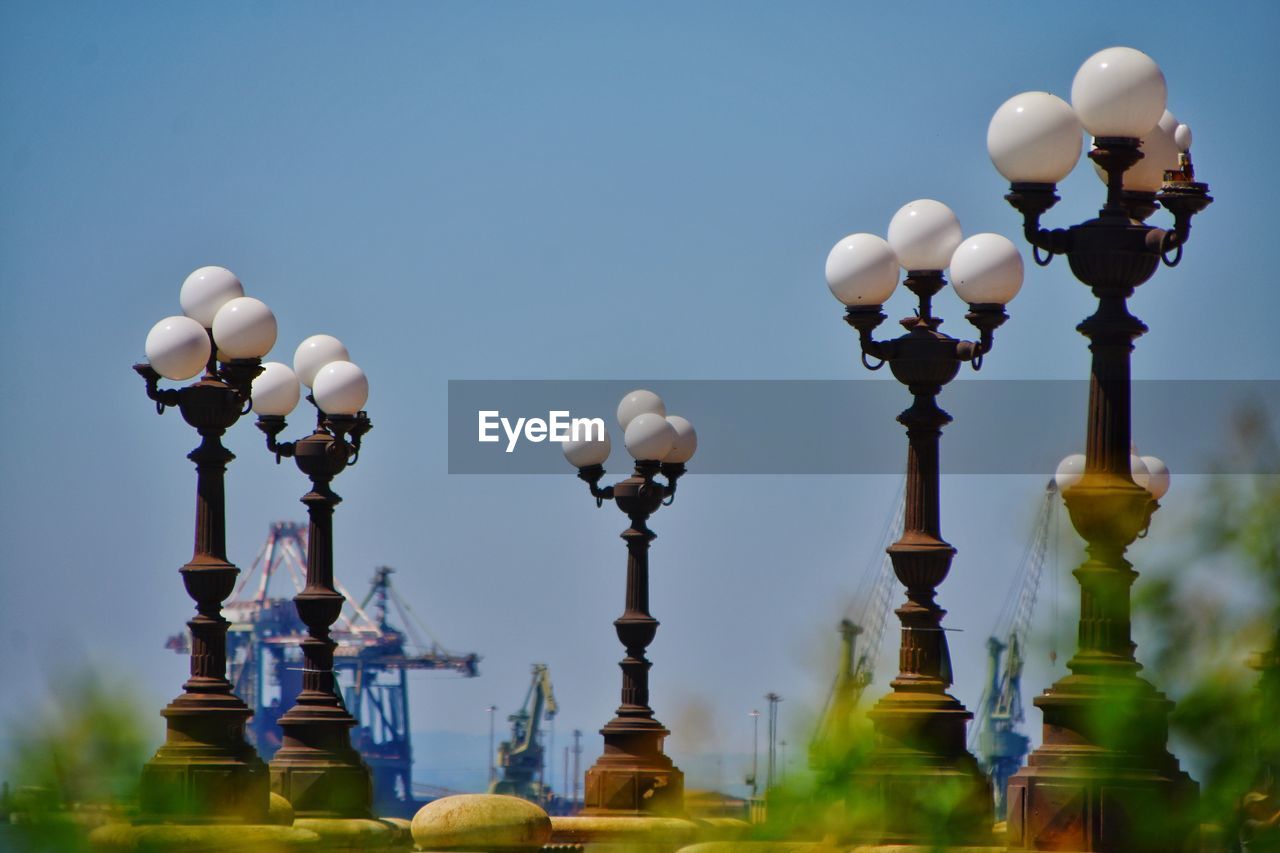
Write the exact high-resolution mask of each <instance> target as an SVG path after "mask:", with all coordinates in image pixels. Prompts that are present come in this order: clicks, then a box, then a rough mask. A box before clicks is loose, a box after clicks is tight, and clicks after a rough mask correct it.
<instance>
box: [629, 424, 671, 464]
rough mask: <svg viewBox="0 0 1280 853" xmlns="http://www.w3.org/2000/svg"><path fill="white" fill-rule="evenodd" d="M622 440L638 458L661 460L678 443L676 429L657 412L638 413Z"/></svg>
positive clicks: (633, 455)
mask: <svg viewBox="0 0 1280 853" xmlns="http://www.w3.org/2000/svg"><path fill="white" fill-rule="evenodd" d="M622 441H623V443H624V444H626V446H627V452H628V453H630V454H631V456H632V458H634V459H637V460H641V459H644V460H652V461H658V462H661V461H662V460H663V459H666V457H667V454H668V453H670V452H671V448H672V447H674V446H675V443H676V429H675V427H673V426H672V425H671V424H670V423H669V422H668V421H667V419H666V418H665V417H663V416H662V415H659V414H657V413H656V412H645V413H643V414H639V415H636V416H635V417H634V418H632V419H631V423H629V424H628V425H627V429H626V432H625V433H624V434H623V437H622Z"/></svg>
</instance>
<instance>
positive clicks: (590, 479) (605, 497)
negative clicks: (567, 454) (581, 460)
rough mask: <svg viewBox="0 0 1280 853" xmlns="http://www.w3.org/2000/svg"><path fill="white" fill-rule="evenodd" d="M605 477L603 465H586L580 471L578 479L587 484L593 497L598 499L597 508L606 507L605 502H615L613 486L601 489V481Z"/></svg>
mask: <svg viewBox="0 0 1280 853" xmlns="http://www.w3.org/2000/svg"><path fill="white" fill-rule="evenodd" d="M602 477H604V466H603V465H585V466H583V467H581V468H579V469H578V479H579V480H581V481H582V482H584V483H586V484H587V487H588V488H589V489H590V490H591V497H593V498H595V499H596V506H597V507H601V506H604V502H605V501H611V500H613V486H605V487H604V488H603V489H602V488H600V479H601V478H602Z"/></svg>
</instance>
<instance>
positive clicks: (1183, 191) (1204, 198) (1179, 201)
mask: <svg viewBox="0 0 1280 853" xmlns="http://www.w3.org/2000/svg"><path fill="white" fill-rule="evenodd" d="M1156 198H1157V200H1158V201H1159V202H1160V206H1161V207H1163V208H1165V209H1166V210H1168V211H1169V212H1170V213H1172V214H1173V230H1172V231H1162V232H1160V245H1159V249H1158V250H1159V252H1160V257H1161V258H1162V259H1163V260H1164V262H1165V264H1166V265H1167V266H1171V267H1172V266H1177V264H1178V262H1179V261H1180V260H1182V247H1183V246H1184V245H1185V244H1186V242H1187V241H1188V240H1189V239H1190V238H1191V217H1193V216H1195V215H1196V214H1197V213H1199V212H1200V211H1202V210H1204V209H1205V208H1206V207H1208V206H1209V205H1210V204H1211V203H1212V202H1213V197H1212V196H1210V195H1209V185H1208V184H1202V183H1198V182H1196V181H1174V182H1169V183H1166V184H1165V185H1164V189H1163V190H1161V191H1160V194H1159V195H1158V196H1157V197H1156ZM1170 252H1173V253H1174V255H1173V257H1172V258H1170V257H1169V253H1170Z"/></svg>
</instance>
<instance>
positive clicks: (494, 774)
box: [485, 705, 498, 788]
mask: <svg viewBox="0 0 1280 853" xmlns="http://www.w3.org/2000/svg"><path fill="white" fill-rule="evenodd" d="M485 710H486V711H488V712H489V755H488V758H487V759H486V761H487V762H488V764H489V787H490V788H492V787H493V783H494V782H495V781H496V780H497V778H498V764H497V760H496V757H495V756H496V753H494V751H493V732H494V729H493V714H494V712H495V711H497V710H498V706H497V705H490V706H489V707H487V708H485Z"/></svg>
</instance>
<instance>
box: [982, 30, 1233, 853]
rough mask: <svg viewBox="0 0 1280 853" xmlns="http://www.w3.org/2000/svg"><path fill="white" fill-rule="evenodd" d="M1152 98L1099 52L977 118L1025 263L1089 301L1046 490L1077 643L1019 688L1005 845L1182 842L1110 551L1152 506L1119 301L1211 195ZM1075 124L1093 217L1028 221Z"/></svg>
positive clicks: (1175, 799) (1188, 798)
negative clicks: (1026, 737)
mask: <svg viewBox="0 0 1280 853" xmlns="http://www.w3.org/2000/svg"><path fill="white" fill-rule="evenodd" d="M1165 97H1166V88H1165V80H1164V75H1163V74H1162V73H1161V71H1160V69H1159V67H1157V66H1156V64H1155V63H1154V62H1153V61H1152V60H1151V58H1150V57H1148V56H1146V55H1145V54H1143V53H1140V52H1139V51H1136V50H1133V49H1131V48H1108V49H1107V50H1104V51H1101V52H1100V53H1097V54H1095V55H1094V56H1092V57H1090V58H1089V59H1088V60H1087V61H1086V62H1085V63H1084V65H1083V66H1081V68H1080V70H1079V72H1077V74H1076V77H1075V81H1074V83H1073V85H1072V90H1071V99H1072V103H1073V105H1074V109H1073V108H1072V106H1068V105H1067V104H1066V103H1065V102H1063V101H1061V100H1059V99H1058V98H1055V97H1054V96H1052V95H1049V94H1047V93H1044V92H1030V93H1025V94H1022V95H1018V96H1015V97H1014V98H1011V99H1010V100H1009V101H1007V102H1006V103H1005V104H1004V105H1003V106H1002V107H1001V108H1000V109H999V110H998V111H997V112H996V114H995V116H994V117H993V119H992V121H991V126H990V128H989V130H988V136H987V145H988V149H989V150H990V153H991V158H992V161H993V162H994V163H995V165H996V168H997V169H998V170H999V171H1000V172H1001V173H1002V174H1003V175H1004V176H1005V177H1006V178H1008V179H1009V180H1010V181H1011V182H1012V183H1011V186H1010V191H1009V194H1008V195H1006V196H1005V198H1006V199H1008V201H1009V203H1010V204H1012V205H1013V206H1014V207H1015V208H1017V210H1018V211H1019V212H1020V213H1022V216H1023V224H1024V233H1025V235H1026V239H1027V241H1028V242H1029V243H1031V245H1032V246H1033V247H1034V249H1035V253H1036V261H1037V263H1039V264H1041V265H1045V264H1048V263H1049V262H1050V260H1051V259H1052V257H1053V256H1054V255H1059V254H1064V255H1066V256H1067V260H1068V262H1069V263H1070V265H1071V271H1072V273H1074V274H1075V276H1076V278H1078V279H1079V280H1080V281H1082V282H1084V283H1085V284H1086V285H1088V286H1089V287H1090V288H1092V290H1093V292H1094V295H1095V296H1097V297H1098V310H1097V311H1096V312H1095V313H1094V314H1093V315H1092V316H1091V317H1089V318H1088V319H1086V320H1084V321H1083V322H1082V323H1080V325H1079V326H1077V329H1079V331H1080V332H1081V334H1083V335H1084V336H1085V337H1087V338H1088V339H1089V349H1090V351H1091V352H1092V353H1093V363H1092V368H1091V370H1090V381H1089V409H1088V420H1087V428H1086V443H1085V466H1084V467H1085V470H1084V474H1083V477H1082V478H1081V479H1080V481H1079V482H1078V483H1075V484H1074V485H1072V486H1071V487H1070V488H1067V489H1065V490H1063V493H1062V496H1063V499H1064V500H1065V501H1066V504H1067V510H1068V512H1069V514H1070V516H1071V522H1072V524H1073V525H1074V527H1075V528H1076V530H1077V532H1079V533H1080V535H1081V536H1082V537H1083V538H1084V539H1085V541H1086V543H1087V552H1088V559H1086V561H1085V562H1084V563H1083V564H1082V565H1081V566H1080V567H1079V568H1078V569H1076V571H1075V576H1076V578H1077V579H1078V580H1079V582H1080V590H1081V599H1080V601H1081V616H1080V631H1079V641H1078V649H1077V651H1076V654H1075V656H1074V657H1072V659H1071V660H1070V661H1068V663H1067V667H1068V668H1069V669H1070V670H1071V674H1070V675H1067V676H1066V677H1064V678H1062V679H1060V680H1059V681H1058V682H1057V683H1055V684H1054V685H1053V686H1052V687H1050V688H1049V689H1048V690H1046V691H1045V692H1044V693H1043V694H1042V695H1041V696H1039V697H1038V698H1037V699H1036V700H1035V704H1036V705H1037V706H1038V707H1039V708H1040V709H1041V711H1042V712H1043V713H1044V740H1043V745H1042V746H1041V747H1040V748H1039V749H1037V750H1036V751H1035V752H1034V753H1032V755H1031V757H1030V759H1029V761H1028V766H1027V767H1025V768H1024V769H1023V770H1021V771H1019V773H1018V774H1017V775H1016V776H1014V778H1013V779H1012V780H1011V781H1010V785H1009V833H1010V842H1011V845H1012V847H1013V848H1014V849H1019V850H1024V849H1034V850H1046V849H1052V850H1058V849H1064V850H1067V849H1069V850H1125V851H1157V850H1159V851H1173V850H1183V849H1188V848H1191V849H1194V847H1195V845H1196V843H1197V841H1196V839H1197V827H1196V814H1195V812H1196V809H1195V803H1196V800H1197V797H1198V792H1197V787H1196V785H1195V783H1194V782H1192V781H1191V779H1190V777H1188V776H1187V775H1186V773H1184V772H1183V771H1182V770H1181V769H1180V768H1179V766H1178V762H1177V760H1176V759H1175V758H1174V757H1173V756H1172V755H1171V754H1170V753H1169V751H1168V749H1167V747H1166V743H1167V740H1168V715H1169V712H1170V711H1171V710H1172V707H1173V703H1172V702H1170V701H1169V700H1168V699H1166V698H1165V697H1164V696H1163V695H1162V694H1161V693H1160V692H1158V691H1157V690H1156V689H1155V688H1154V687H1153V686H1152V685H1151V684H1150V683H1149V682H1147V681H1145V680H1144V679H1142V678H1141V677H1139V675H1138V670H1139V669H1141V666H1140V665H1139V664H1138V663H1137V661H1136V660H1135V658H1134V648H1135V647H1134V644H1133V642H1132V641H1131V639H1130V624H1129V620H1130V604H1129V590H1130V587H1131V586H1132V584H1133V582H1134V580H1135V579H1136V578H1137V572H1135V571H1134V570H1133V567H1132V565H1131V564H1130V563H1129V562H1128V561H1127V560H1126V559H1125V550H1126V549H1127V548H1128V546H1129V544H1130V543H1132V542H1133V540H1134V539H1135V538H1136V537H1137V536H1138V535H1139V533H1141V532H1142V531H1143V530H1144V529H1146V527H1147V526H1148V524H1149V523H1150V520H1151V513H1152V512H1153V511H1154V509H1155V507H1156V503H1155V500H1154V499H1153V498H1152V495H1151V494H1150V493H1149V492H1148V491H1147V490H1146V489H1144V488H1142V487H1141V486H1140V485H1138V484H1136V483H1135V482H1134V481H1133V478H1132V476H1131V473H1130V461H1129V455H1130V396H1129V394H1130V389H1129V357H1130V353H1131V352H1132V351H1133V343H1134V340H1135V339H1136V338H1137V337H1138V336H1139V335H1141V334H1143V333H1144V332H1146V331H1147V327H1146V326H1145V325H1144V324H1143V323H1142V321H1141V320H1139V319H1138V318H1137V317H1135V316H1133V315H1132V314H1131V313H1129V309H1128V305H1127V300H1128V298H1129V297H1130V296H1132V295H1133V292H1134V289H1135V288H1136V287H1137V286H1138V285H1140V284H1142V283H1143V282H1145V281H1146V280H1147V279H1149V278H1150V277H1151V276H1152V275H1153V274H1154V273H1155V271H1156V269H1157V268H1158V267H1159V265H1160V263H1161V261H1162V260H1163V261H1164V262H1165V263H1166V264H1168V265H1169V266H1173V265H1174V264H1176V263H1177V262H1178V260H1180V258H1181V255H1182V250H1183V246H1184V245H1185V244H1186V242H1187V238H1188V236H1189V234H1190V229H1191V217H1192V216H1193V215H1194V214H1196V213H1199V212H1200V211H1201V210H1203V209H1204V208H1205V206H1206V205H1208V204H1209V202H1210V201H1211V200H1212V199H1210V197H1209V195H1208V187H1207V186H1206V185H1204V184H1201V183H1196V182H1195V180H1194V175H1193V173H1192V169H1191V162H1190V157H1189V155H1188V154H1186V149H1187V147H1188V146H1189V145H1190V133H1189V131H1187V129H1186V127H1185V125H1184V126H1181V127H1179V126H1178V124H1177V122H1176V121H1174V120H1173V118H1172V116H1170V115H1168V114H1167V113H1164V108H1165ZM1162 113H1163V115H1162ZM1081 125H1083V126H1084V129H1085V130H1087V131H1089V132H1090V133H1091V134H1093V136H1094V148H1093V150H1092V151H1091V152H1090V154H1089V157H1090V159H1092V160H1093V161H1094V163H1096V164H1097V166H1098V167H1099V169H1100V171H1101V173H1103V174H1105V180H1106V183H1107V197H1106V205H1105V206H1104V207H1103V208H1102V210H1101V211H1100V212H1099V214H1098V217H1097V218H1096V219H1090V220H1088V221H1087V222H1083V223H1080V224H1078V225H1074V226H1072V227H1070V228H1067V229H1056V230H1046V229H1043V228H1041V227H1040V216H1041V214H1043V213H1044V212H1045V211H1047V210H1048V209H1049V208H1050V207H1052V206H1053V205H1054V203H1055V202H1057V200H1058V197H1057V195H1056V193H1055V184H1056V183H1057V182H1058V181H1059V180H1061V179H1062V178H1064V177H1066V175H1067V174H1068V173H1069V172H1070V171H1071V169H1072V168H1073V167H1074V166H1075V163H1076V160H1077V159H1078V158H1079V155H1080V135H1081ZM1179 149H1182V151H1183V153H1182V154H1181V155H1180V156H1179V155H1178V150H1179ZM1156 189H1159V193H1156V192H1155V190H1156ZM1157 207H1164V208H1166V209H1167V210H1168V211H1169V212H1170V213H1171V214H1173V228H1172V229H1170V230H1166V229H1163V228H1155V227H1151V226H1148V225H1145V224H1143V220H1145V219H1146V218H1147V217H1148V216H1150V215H1151V214H1152V213H1153V212H1154V211H1155V210H1156V209H1157ZM1041 253H1044V255H1043V256H1042V255H1041Z"/></svg>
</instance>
